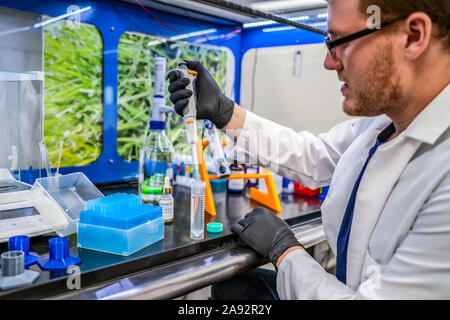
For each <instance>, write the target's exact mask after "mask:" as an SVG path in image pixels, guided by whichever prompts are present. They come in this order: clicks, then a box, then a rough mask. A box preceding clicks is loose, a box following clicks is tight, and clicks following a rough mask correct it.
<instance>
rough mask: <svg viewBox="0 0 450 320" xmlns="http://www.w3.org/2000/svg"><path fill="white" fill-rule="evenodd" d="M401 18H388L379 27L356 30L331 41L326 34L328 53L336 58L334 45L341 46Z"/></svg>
mask: <svg viewBox="0 0 450 320" xmlns="http://www.w3.org/2000/svg"><path fill="white" fill-rule="evenodd" d="M401 19H403V18H398V19H394V20H390V21H386V22H383V23H382V24H380V27H379V28H374V29H365V30H361V31H358V32H356V33H352V34H350V35H348V36H345V37H343V38H340V39H337V40H334V41H332V40H331V38H330V36H328V37H327V38H325V44H326V45H327V48H328V52H329V53H330V55H331V57H332V58H333V59H336V47H338V46H341V45H343V44H346V43H349V42H350V41H353V40H356V39H359V38H362V37H364V36H367V35H369V34H371V33H374V32H376V31H378V30H381V29H382V28H385V27H387V26H388V25H390V24H393V23H394V22H397V21H399V20H401Z"/></svg>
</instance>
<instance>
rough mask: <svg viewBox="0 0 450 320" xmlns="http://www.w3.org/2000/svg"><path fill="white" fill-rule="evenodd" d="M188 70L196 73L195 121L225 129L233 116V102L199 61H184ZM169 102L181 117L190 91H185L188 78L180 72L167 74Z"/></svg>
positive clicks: (190, 94)
mask: <svg viewBox="0 0 450 320" xmlns="http://www.w3.org/2000/svg"><path fill="white" fill-rule="evenodd" d="M185 62H186V65H187V67H188V69H190V70H193V71H197V72H198V75H197V78H196V80H195V86H194V88H195V90H196V102H197V119H203V120H211V122H212V123H214V124H215V126H216V127H217V128H219V129H222V128H223V127H225V126H226V125H227V124H228V122H230V120H231V117H232V116H233V110H234V101H233V100H231V99H229V98H228V97H226V96H225V95H224V94H223V93H222V90H220V87H219V85H218V84H217V82H216V80H214V78H213V77H212V76H211V74H210V73H209V72H208V71H207V70H206V69H205V67H204V66H203V65H202V64H201V63H200V62H199V61H186V60H185ZM169 81H170V85H169V92H170V101H172V103H173V104H174V105H175V111H176V112H177V113H178V114H179V115H180V116H183V109H184V108H185V107H186V106H187V104H188V101H189V97H190V96H192V91H191V90H188V89H186V86H187V85H188V84H189V81H190V80H189V78H186V77H184V76H183V74H182V73H181V72H180V71H172V72H171V73H170V74H169Z"/></svg>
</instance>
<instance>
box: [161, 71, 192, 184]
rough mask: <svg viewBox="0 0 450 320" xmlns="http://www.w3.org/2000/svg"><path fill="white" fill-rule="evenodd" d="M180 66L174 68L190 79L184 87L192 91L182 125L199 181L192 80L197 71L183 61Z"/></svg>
mask: <svg viewBox="0 0 450 320" xmlns="http://www.w3.org/2000/svg"><path fill="white" fill-rule="evenodd" d="M179 66H180V68H179V69H175V70H179V71H181V72H182V73H183V75H184V77H186V78H189V79H190V80H191V81H190V82H189V84H188V85H187V86H186V89H188V90H191V91H192V92H193V94H192V96H191V97H190V98H189V103H188V105H187V106H186V107H185V108H184V110H183V119H184V126H185V129H186V139H187V142H188V143H189V144H190V146H191V151H192V160H193V167H194V172H193V176H194V179H195V181H200V173H199V169H198V164H199V162H198V154H197V142H198V135H197V106H196V102H195V99H196V98H195V90H194V80H195V76H196V75H197V72H195V71H192V70H189V69H188V67H187V65H186V63H185V62H181V63H180V64H179ZM172 71H174V70H170V71H169V72H168V73H167V76H168V75H169V74H170V73H171V72H172ZM167 76H166V78H167Z"/></svg>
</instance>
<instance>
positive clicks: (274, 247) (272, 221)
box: [231, 208, 303, 267]
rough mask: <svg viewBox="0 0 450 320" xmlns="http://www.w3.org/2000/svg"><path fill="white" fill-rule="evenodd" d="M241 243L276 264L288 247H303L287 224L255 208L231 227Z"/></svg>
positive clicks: (271, 213) (261, 209) (273, 215)
mask: <svg viewBox="0 0 450 320" xmlns="http://www.w3.org/2000/svg"><path fill="white" fill-rule="evenodd" d="M231 231H233V232H235V233H237V234H238V235H239V237H240V238H241V240H242V241H244V242H245V243H246V244H247V245H249V246H250V247H251V248H253V249H254V250H255V251H256V252H258V253H259V254H261V255H263V256H264V257H266V258H269V260H270V261H271V262H272V263H273V265H274V266H275V267H276V263H277V260H278V258H279V257H280V256H281V254H282V253H283V252H284V251H285V250H286V249H288V248H290V247H295V246H300V247H303V246H302V245H301V244H300V243H299V242H298V240H297V238H296V237H295V235H294V232H292V230H291V228H290V227H289V226H288V224H287V223H286V222H285V221H284V220H283V219H281V218H279V217H277V216H276V215H275V214H274V213H273V212H271V211H269V210H268V209H265V208H255V209H254V210H253V211H252V212H250V213H249V214H247V215H246V216H245V217H244V219H242V220H240V221H239V222H238V223H237V224H234V225H233V226H231Z"/></svg>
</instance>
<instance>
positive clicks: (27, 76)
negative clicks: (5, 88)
mask: <svg viewBox="0 0 450 320" xmlns="http://www.w3.org/2000/svg"><path fill="white" fill-rule="evenodd" d="M44 78H45V75H44V72H43V71H29V72H24V71H5V70H0V81H4V82H13V81H14V82H15V81H33V80H37V81H44Z"/></svg>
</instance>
